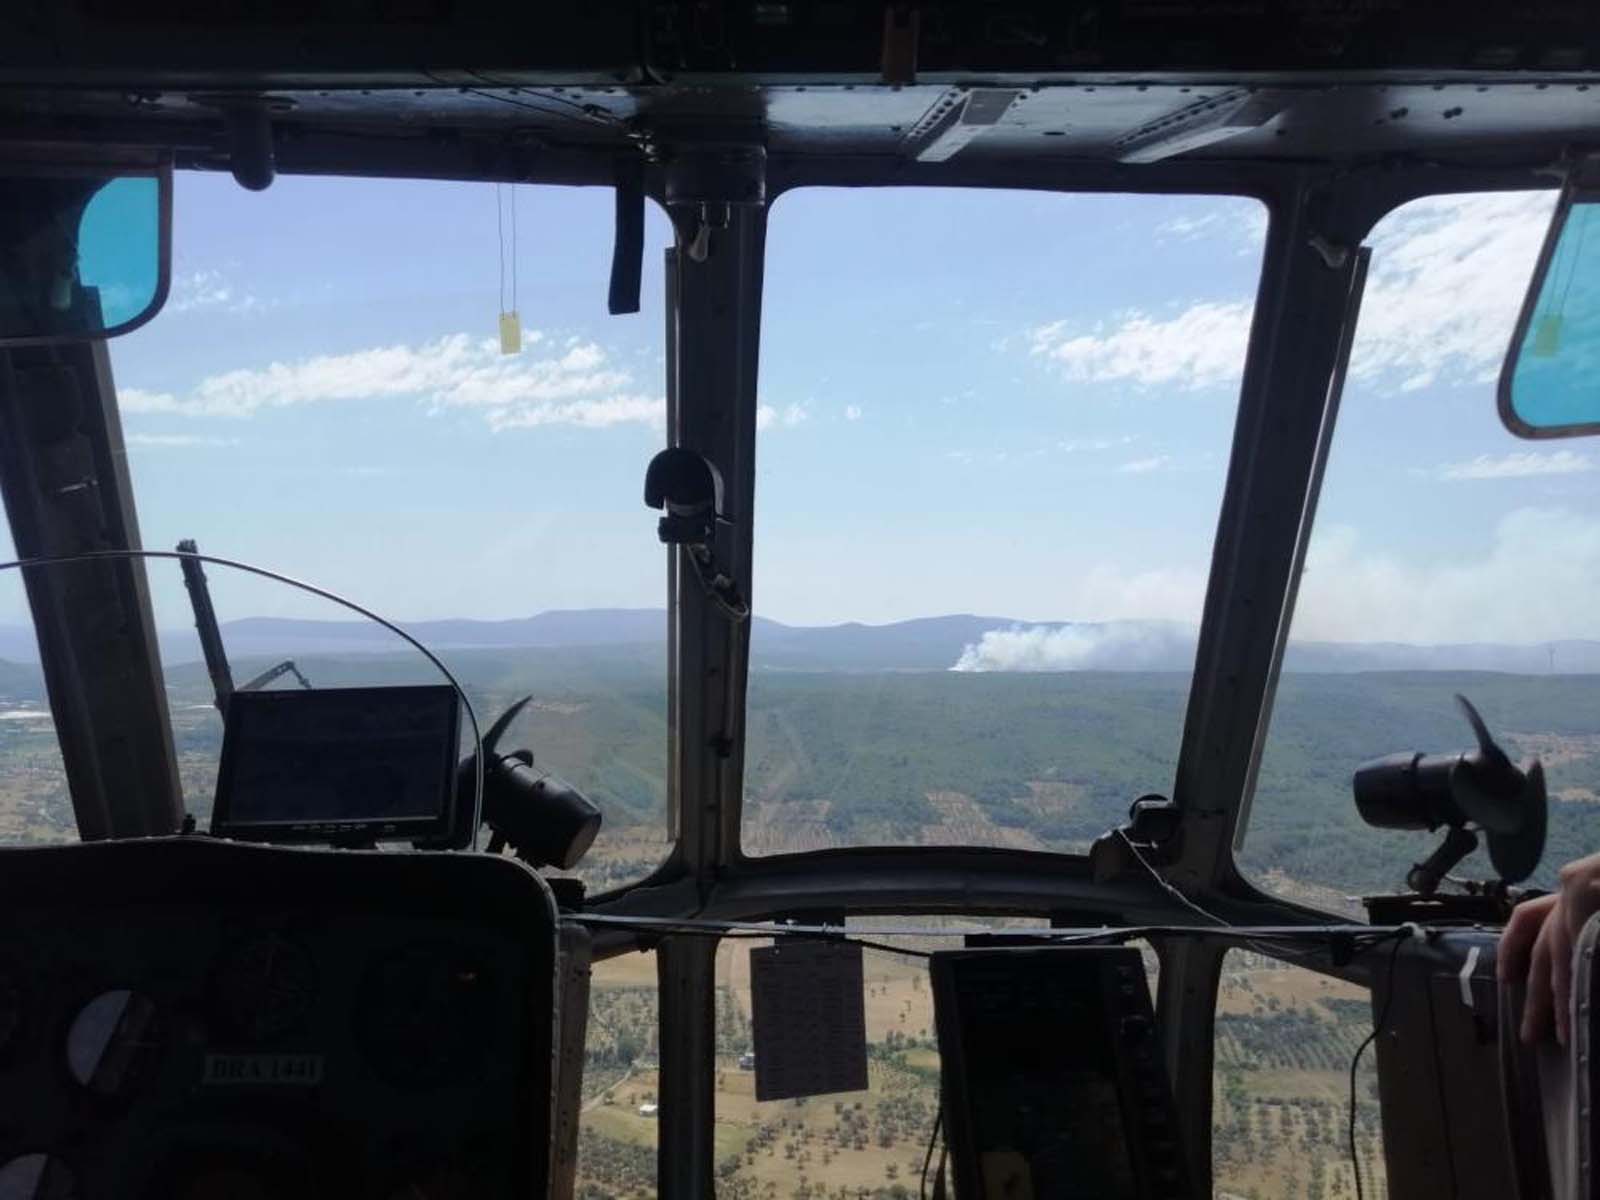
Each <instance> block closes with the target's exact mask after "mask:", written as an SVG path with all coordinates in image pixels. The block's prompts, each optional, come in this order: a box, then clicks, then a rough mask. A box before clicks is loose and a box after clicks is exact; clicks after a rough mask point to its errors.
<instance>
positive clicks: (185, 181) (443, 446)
mask: <svg viewBox="0 0 1600 1200" xmlns="http://www.w3.org/2000/svg"><path fill="white" fill-rule="evenodd" d="M516 202H517V206H518V233H519V239H518V240H519V245H518V272H517V273H518V277H519V298H518V307H519V309H520V311H521V314H522V320H523V324H524V327H525V328H526V329H527V330H528V331H529V345H527V346H526V348H525V349H524V351H523V353H522V354H521V355H519V356H515V357H502V356H500V355H499V354H498V353H497V352H496V351H495V349H494V348H493V346H492V345H491V344H490V339H492V338H493V337H494V335H495V328H496V324H495V323H496V316H497V312H498V308H499V302H498V296H497V291H498V287H499V284H498V262H499V247H498V244H497V238H496V221H495V216H496V195H495V189H494V188H493V187H492V186H490V185H464V184H442V183H423V182H401V181H362V180H331V179H330V180H298V179H293V178H281V179H280V180H279V181H278V182H277V183H276V184H274V185H273V187H272V188H271V189H269V190H268V191H266V192H265V193H259V194H257V193H249V192H245V191H243V190H242V189H240V188H238V187H237V186H236V185H235V184H234V183H233V182H232V180H231V179H229V178H227V177H225V176H192V175H184V176H180V177H179V180H178V183H177V194H176V205H175V214H174V216H175V245H176V255H177V261H176V264H175V287H174V293H173V298H172V301H171V303H170V304H169V306H168V308H167V310H166V311H165V312H164V313H162V314H161V315H160V316H158V317H157V318H156V319H155V320H154V321H153V322H152V323H151V324H149V325H148V326H146V327H145V328H144V329H142V330H140V331H138V332H136V333H134V334H131V335H128V336H127V337H124V338H122V339H119V340H117V341H116V342H114V343H113V346H112V360H113V364H114V369H115V374H116V379H117V384H118V388H119V393H120V394H121V397H122V407H123V413H124V424H125V429H126V432H127V435H128V440H129V454H130V461H131V465H132V470H133V475H134V483H135V491H136V495H137V498H138V503H139V512H140V520H141V524H142V528H143V534H144V539H145V543H146V544H147V545H148V546H150V547H160V548H167V547H170V546H171V545H172V544H173V543H174V542H176V541H177V540H178V539H179V538H180V537H195V538H197V539H198V540H199V542H200V544H201V546H202V548H203V549H205V550H207V551H210V552H212V553H216V554H222V555H227V556H231V557H238V558H243V559H247V560H250V561H255V562H260V563H262V564H264V565H268V566H271V567H274V568H277V569H280V570H284V571H287V572H290V573H292V574H296V575H300V576H303V577H305V578H308V579H311V580H314V581H316V582H318V583H322V584H324V585H326V586H329V587H331V588H334V589H335V590H340V591H344V592H347V593H348V594H350V595H351V596H352V597H353V598H355V599H358V600H361V601H363V602H365V603H369V604H372V605H373V606H375V607H378V608H380V609H381V610H382V611H384V612H385V613H386V614H389V615H392V616H394V617H396V618H398V619H403V620H415V619H421V618H430V617H443V616H472V617H509V616H520V615H525V614H529V613H533V612H538V611H540V610H544V609H550V608H570V607H593V606H659V605H660V604H662V603H663V600H664V583H665V553H664V551H663V550H662V548H661V547H660V546H659V545H658V544H657V543H656V541H655V535H654V519H653V517H652V515H651V514H650V513H649V512H648V511H647V510H646V509H645V508H644V507H643V505H642V503H641V501H640V491H641V483H642V478H643V471H644V467H645V464H646V463H647V462H648V460H649V458H650V456H651V454H652V453H654V451H655V450H656V449H658V448H659V447H660V446H661V445H662V444H663V435H662V431H661V425H660V417H661V409H662V399H661V397H662V393H663V379H662V376H663V370H664V364H663V355H662V349H663V348H662V327H663V320H662V303H661V287H662V284H661V270H660V262H661V251H662V248H663V246H664V245H665V244H666V239H667V236H668V231H667V225H666V222H665V220H664V219H663V218H661V217H660V215H659V214H657V213H654V212H652V214H651V220H650V223H649V226H648V240H647V248H646V255H645V267H646V272H645V280H644V311H643V312H642V313H640V314H638V315H635V316H626V317H611V316H609V315H607V314H606V312H605V290H606V281H607V272H608V266H609V255H610V242H611V202H610V195H609V193H608V192H606V191H600V190H579V189H555V188H537V189H535V188H524V189H519V191H518V196H517V201H516ZM1548 207H1549V198H1548V197H1547V196H1534V197H1527V196H1517V197H1489V198H1480V199H1477V200H1473V201H1470V202H1467V201H1462V200H1456V199H1446V200H1439V201H1428V202H1424V203H1423V204H1421V205H1418V206H1413V207H1412V208H1410V209H1408V210H1405V211H1403V212H1402V213H1399V214H1396V215H1395V216H1393V217H1391V218H1390V220H1389V221H1388V222H1386V224H1385V226H1384V227H1382V228H1381V229H1380V230H1379V231H1378V233H1377V235H1376V236H1375V238H1374V241H1373V244H1374V246H1375V248H1376V257H1375V261H1374V273H1373V277H1372V281H1371V284H1370V285H1369V290H1368V297H1367V303H1366V307H1365V311H1364V315H1363V323H1362V331H1361V337H1360V338H1359V339H1358V349H1357V354H1356V362H1355V367H1354V370H1353V375H1352V380H1351V386H1350V388H1349V389H1348V390H1347V395H1346V399H1345V405H1344V412H1343V417H1342V420H1341V425H1340V428H1339V430H1338V432H1337V435H1336V439H1335V445H1334V453H1333V460H1332V464H1331V466H1330V470H1329V472H1328V478H1327V484H1326V488H1325V492H1324V499H1323V503H1322V508H1321V512H1320V517H1319V527H1318V539H1317V544H1316V546H1314V551H1313V555H1312V568H1311V571H1310V573H1309V574H1308V576H1307V580H1306V584H1305V589H1304V593H1303V594H1304V601H1303V604H1302V611H1301V615H1300V617H1299V621H1298V624H1297V626H1296V632H1297V633H1298V634H1300V635H1302V636H1306V637H1339V638H1362V639H1377V638H1396V639H1399V640H1412V641H1443V640H1543V639H1546V638H1550V637H1556V636H1600V605H1596V604H1595V603H1594V597H1595V595H1596V594H1597V592H1596V589H1597V588H1600V503H1597V501H1600V488H1597V483H1600V474H1597V470H1600V453H1597V452H1596V450H1595V449H1594V448H1593V447H1591V446H1590V445H1589V444H1588V443H1586V442H1582V441H1579V442H1571V443H1555V444H1553V445H1534V444H1532V443H1524V442H1518V441H1516V440H1515V439H1513V438H1511V437H1510V435H1508V434H1507V433H1505V431H1504V430H1503V429H1502V428H1501V427H1500V425H1499V422H1498V420H1497V418H1496V417H1495V415H1494V409H1493V387H1492V377H1493V375H1494V373H1495V370H1496V368H1497V366H1498V360H1499V357H1500V355H1501V353H1503V349H1504V345H1505V340H1506V338H1507V337H1508V335H1509V331H1510V327H1511V322H1512V320H1513V319H1514V317H1515V312H1516V306H1517V301H1518V299H1519V297H1520V292H1521V290H1522V288H1523V286H1524V284H1525V281H1526V278H1527V274H1528V271H1529V270H1530V268H1531V264H1532V260H1533V255H1534V253H1535V252H1536V250H1537V246H1538V240H1539V237H1540V234H1541V233H1542V229H1543V224H1544V221H1545V219H1546V218H1547V213H1548ZM1264 231H1265V215H1264V212H1263V210H1262V209H1261V208H1260V207H1259V206H1258V205H1256V204H1255V203H1254V202H1252V201H1247V200H1242V199H1217V198H1198V197H1070V196H1056V195H1045V194H1028V193H993V194H985V193H978V192H968V193H962V192H951V191H909V190H907V191H870V190H862V191H844V190H818V191H808V192H800V193H793V194H790V195H788V196H785V197H782V198H780V199H779V200H778V201H777V204H776V206H775V208H774V211H773V213H772V218H771V232H770V237H769V244H768V264H767V292H766V301H765V307H764V313H763V326H764V330H763V349H762V353H763V358H762V370H761V383H760V388H759V403H760V406H761V422H760V424H761V432H760V437H759V442H760V446H759V452H758V461H759V473H758V479H757V517H756V521H757V528H756V536H757V543H756V544H757V550H756V555H757V563H756V573H755V579H754V581H753V591H754V596H755V602H756V607H757V610H758V611H760V612H762V613H765V614H766V615H769V616H772V617H776V618H778V619H780V620H785V621H791V622H796V623H831V622H835V621H842V620H864V621H872V622H877V621H888V620H896V619H902V618H907V617H914V616H924V615H932V614H937V613H947V612H958V611H969V612H983V613H989V614H995V615H1004V616H1009V617H1016V618H1019V619H1021V620H1023V621H1028V622H1043V621H1049V620H1104V619H1112V618H1117V617H1157V618H1171V619H1175V620H1184V621H1193V620H1195V619H1196V618H1197V617H1198V614H1199V604H1200V597H1201V594H1202V590H1203V586H1204V580H1205V574H1206V571H1207V569H1208V566H1209V561H1210V551H1211V541H1212V537H1213V534H1214V531H1215V523H1216V516H1217V506H1218V501H1219V499H1220V495H1221V488H1222V480H1223V473H1224V470H1225V467H1226V457H1227V453H1228V448H1229V444H1230V440H1231V435H1232V422H1233V417H1234V412H1235V409H1236V406H1237V386H1238V372H1239V367H1240V365H1241V364H1242V361H1243V349H1244V339H1245V336H1246V332H1247V330H1248V322H1249V310H1250V303H1251V300H1252V298H1253V294H1254V288H1255V281H1256V277H1257V274H1258V271H1259V265H1260V246H1261V240H1262V237H1263V235H1264ZM156 574H157V576H158V590H157V594H158V601H159V603H160V605H161V607H162V616H161V623H162V624H164V625H181V624H183V623H184V622H185V620H186V610H185V609H184V607H183V603H182V597H181V593H179V592H178V591H177V590H176V588H175V587H174V586H173V581H172V580H170V579H166V578H165V576H166V575H168V574H171V575H173V576H175V571H174V572H165V571H163V570H162V569H160V568H157V569H156ZM1530 577H1532V578H1537V579H1540V580H1541V581H1543V582H1544V583H1545V585H1546V586H1542V587H1539V588H1537V589H1534V591H1535V594H1533V595H1529V589H1528V587H1527V583H1528V580H1529V579H1530ZM218 590H219V603H221V604H222V605H223V607H224V613H223V615H224V617H227V616H231V615H243V614H244V612H247V611H248V612H251V613H263V612H284V613H297V614H304V615H332V614H331V613H330V612H328V610H326V609H325V608H323V607H319V606H313V605H307V604H305V603H302V602H299V601H295V600H292V599H291V598H289V597H288V596H286V595H282V594H279V593H277V592H274V591H265V590H261V589H259V588H256V587H254V586H249V587H246V586H240V585H237V584H229V583H226V582H222V581H218ZM1018 652H1019V653H1023V654H1027V653H1034V652H1035V651H1033V650H1028V649H1027V648H1025V647H1024V648H1020V649H1019V650H1018Z"/></svg>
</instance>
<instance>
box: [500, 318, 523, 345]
mask: <svg viewBox="0 0 1600 1200" xmlns="http://www.w3.org/2000/svg"><path fill="white" fill-rule="evenodd" d="M500 353H501V354H521V353H522V318H521V317H520V316H518V315H517V314H516V313H514V312H503V313H501V314H500Z"/></svg>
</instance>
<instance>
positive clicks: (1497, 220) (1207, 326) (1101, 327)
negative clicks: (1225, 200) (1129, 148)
mask: <svg viewBox="0 0 1600 1200" xmlns="http://www.w3.org/2000/svg"><path fill="white" fill-rule="evenodd" d="M1553 206H1554V193H1553V192H1549V191H1543V192H1513V193H1500V194H1491V195H1467V196H1434V197H1428V198H1426V199H1423V200H1417V201H1414V202H1412V203H1411V204H1407V205H1405V206H1404V207H1403V208H1400V209H1397V210H1396V211H1395V212H1394V213H1392V214H1391V215H1390V216H1389V217H1387V218H1385V219H1384V220H1383V221H1382V222H1381V223H1380V224H1379V225H1378V227H1377V228H1376V229H1375V230H1374V231H1373V234H1372V236H1371V238H1370V239H1369V244H1370V245H1371V246H1372V252H1373V254H1372V272H1371V275H1370V276H1369V277H1368V279H1367V287H1366V294H1365V296H1364V298H1363V301H1362V307H1361V321H1360V326H1359V328H1358V329H1357V333H1356V340H1355V346H1354V349H1353V352H1352V355H1351V360H1350V374H1351V377H1352V378H1353V379H1357V380H1361V381H1362V382H1364V383H1367V384H1368V385H1369V386H1372V387H1375V388H1377V389H1379V390H1380V391H1383V392H1386V393H1390V392H1405V391H1411V390H1415V389H1417V388H1421V387H1427V386H1430V385H1432V384H1434V383H1436V382H1447V383H1483V382H1486V381H1490V380H1493V379H1494V377H1495V376H1496V374H1497V373H1498V371H1499V369H1500V362H1501V360H1502V359H1503V358H1504V357H1505V352H1506V347H1507V344H1508V343H1509V341H1510V337H1511V331H1512V327H1513V325H1514V324H1515V323H1516V316H1517V311H1518V308H1519V307H1520V305H1521V303H1522V296H1523V292H1524V291H1525V290H1526V288H1527V284H1528V280H1529V278H1530V277H1531V275H1532V273H1533V265H1534V261H1535V259H1536V258H1537V257H1538V252H1539V245H1540V242H1541V241H1542V239H1543V237H1544V233H1545V228H1546V226H1547V225H1548V223H1549V220H1550V212H1551V209H1552V207H1553ZM1215 216H1216V221H1217V222H1220V221H1221V216H1220V214H1216V215H1215ZM1261 219H1262V218H1261V217H1260V216H1259V214H1257V216H1256V217H1254V218H1252V221H1251V222H1250V223H1249V224H1250V227H1251V228H1252V229H1259V228H1262V227H1263V226H1260V225H1258V224H1255V222H1257V221H1259V220H1261ZM1213 227H1214V222H1213V220H1212V219H1211V215H1201V216H1195V217H1180V218H1176V219H1174V220H1172V221H1168V222H1165V223H1164V224H1162V225H1159V226H1157V228H1156V235H1157V238H1158V240H1159V239H1160V238H1161V237H1163V236H1166V237H1168V238H1171V237H1201V236H1210V231H1211V230H1212V229H1213ZM1252 244H1254V243H1252ZM1251 307H1252V306H1251V304H1250V303H1249V302H1248V301H1244V300H1234V301H1229V300H1200V301H1196V302H1194V303H1192V304H1190V305H1188V306H1187V307H1186V308H1184V309H1182V310H1181V311H1179V312H1177V313H1176V314H1175V315H1172V316H1160V315H1153V314H1151V313H1148V312H1143V311H1132V312H1127V313H1124V314H1121V315H1120V316H1119V317H1117V318H1116V319H1114V320H1110V321H1104V322H1100V323H1098V324H1096V325H1094V326H1092V327H1082V326H1072V325H1070V324H1068V323H1067V322H1063V321H1057V322H1055V323H1053V324H1048V325H1042V326H1039V327H1036V328H1034V329H1032V330H1029V331H1028V333H1027V341H1028V345H1029V349H1030V351H1031V353H1032V354H1033V355H1035V356H1037V357H1041V358H1044V359H1045V360H1047V361H1049V362H1050V363H1052V364H1053V365H1055V366H1056V367H1058V368H1059V369H1060V370H1061V371H1062V373H1063V374H1065V375H1066V377H1067V378H1068V379H1072V380H1077V381H1084V382H1095V383H1103V382H1127V383H1134V384H1140V385H1144V386H1154V385H1170V386H1176V387H1179V388H1183V389H1186V390H1198V389H1202V388H1208V387H1226V386H1233V385H1236V384H1237V383H1238V381H1239V376H1240V373H1241V371H1242V369H1243V367H1244V359H1245V350H1246V346H1247V343H1248V339H1249V333H1250V313H1251ZM1006 344H1009V342H1007V343H1006Z"/></svg>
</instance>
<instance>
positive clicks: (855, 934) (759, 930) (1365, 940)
mask: <svg viewBox="0 0 1600 1200" xmlns="http://www.w3.org/2000/svg"><path fill="white" fill-rule="evenodd" d="M562 919H563V920H566V921H571V922H573V923H575V924H579V925H588V926H596V927H599V928H611V929H629V930H633V931H635V932H637V933H643V934H652V935H655V936H659V937H667V936H673V935H676V936H684V937H710V938H726V939H730V940H739V939H753V938H762V939H777V938H783V937H797V938H810V939H813V940H817V939H822V940H834V941H853V942H858V943H859V944H861V945H863V946H865V947H866V948H867V949H869V950H883V951H885V952H887V953H893V954H905V955H910V956H911V957H915V958H925V957H929V955H930V952H929V951H924V950H908V949H906V948H904V947H900V946H889V945H885V944H883V943H881V942H876V941H872V940H869V939H873V938H884V937H914V938H923V939H928V938H935V939H937V938H956V937H965V936H966V935H968V934H982V935H983V936H985V937H988V938H993V939H997V940H1001V941H1004V940H1006V939H1008V938H1015V939H1017V940H1018V941H1020V942H1023V943H1027V944H1037V943H1038V942H1040V941H1048V942H1050V943H1052V944H1054V945H1061V946H1096V945H1119V944H1121V943H1123V942H1127V941H1131V940H1133V939H1135V938H1151V937H1167V938H1182V937H1188V938H1215V939H1220V940H1224V941H1237V942H1240V943H1242V944H1245V945H1250V944H1253V943H1254V942H1257V941H1265V942H1272V941H1277V942H1281V943H1283V944H1284V945H1286V946H1294V945H1298V946H1305V945H1308V944H1314V943H1317V942H1322V941H1327V942H1329V943H1331V944H1337V945H1340V946H1343V947H1345V948H1348V949H1350V950H1351V951H1352V953H1354V954H1361V953H1365V952H1366V951H1367V950H1369V949H1371V948H1372V947H1374V946H1377V945H1380V944H1382V943H1383V942H1386V941H1388V940H1389V939H1390V938H1392V937H1395V936H1396V935H1397V934H1399V933H1401V932H1403V931H1405V930H1409V929H1410V926H1392V925H1389V926H1382V925H1380V926H1374V925H1265V926H1250V925H1229V926H1223V927H1213V926H1196V925H1127V926H1104V927H1101V928H1098V929H1027V928H1024V929H994V928H990V927H983V926H972V927H966V926H961V927H956V928H929V927H926V926H924V927H920V928H915V927H908V926H896V927H889V928H882V927H876V926H873V927H862V926H848V925H801V924H796V923H787V922H786V923H783V924H777V923H773V922H764V921H718V920H707V919H704V918H696V917H648V916H631V915H624V914H620V913H581V912H580V913H567V914H564V915H563V917H562ZM1262 953H1267V952H1266V951H1262Z"/></svg>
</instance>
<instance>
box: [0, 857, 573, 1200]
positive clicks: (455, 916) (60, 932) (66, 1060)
mask: <svg viewBox="0 0 1600 1200" xmlns="http://www.w3.org/2000/svg"><path fill="white" fill-rule="evenodd" d="M554 957H555V911H554V906H553V904H552V902H551V900H550V896H549V892H548V890H547V889H546V888H545V886H544V884H543V883H542V881H540V880H539V879H538V877H537V876H536V875H534V874H533V872H531V871H529V870H528V869H527V868H525V867H524V866H522V865H521V864H519V863H516V862H514V861H513V860H509V859H500V858H490V857H487V856H469V855H450V854H423V853H411V852H407V853H370V852H328V851H314V850H285V849H279V848H269V847H260V846H244V845H236V844H232V843H225V842H214V841H210V840H208V839H204V838H179V839H157V840H149V841H141V842H124V843H97V844H92V845H83V846H68V847H52V848H48V849H29V850H8V851H4V852H0V1198H3V1200H35V1198H38V1200H45V1198H49V1200H68V1198H72V1200H76V1198H79V1197H82V1198H84V1200H94V1198H98V1197H119V1198H120V1197H129V1198H138V1200H144V1198H147V1197H148V1198H151V1200H154V1198H156V1197H161V1198H163V1200H212V1198H220V1197H229V1198H232V1200H279V1198H282V1200H318V1198H321V1197H330V1198H331V1197H339V1198H341V1200H353V1198H357V1197H359V1198H368V1197H370V1198H371V1200H390V1198H392V1200H402V1198H405V1200H456V1198H458V1197H459V1198H463V1200H464V1198H465V1197H473V1198H474V1200H478V1198H490V1197H500V1196H535V1195H542V1194H543V1191H544V1187H545V1180H546V1176H547V1172H548V1161H549V1138H550V1132H549V1130H550V1095H551V1062H552V1057H553V1045H552V1031H553V1024H554V1013H553V980H554Z"/></svg>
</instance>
